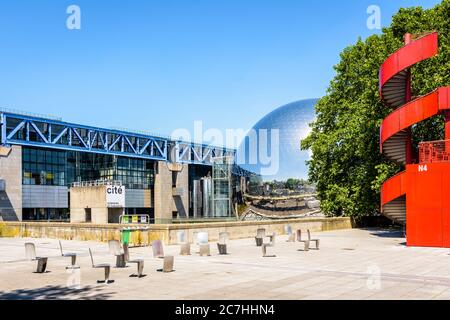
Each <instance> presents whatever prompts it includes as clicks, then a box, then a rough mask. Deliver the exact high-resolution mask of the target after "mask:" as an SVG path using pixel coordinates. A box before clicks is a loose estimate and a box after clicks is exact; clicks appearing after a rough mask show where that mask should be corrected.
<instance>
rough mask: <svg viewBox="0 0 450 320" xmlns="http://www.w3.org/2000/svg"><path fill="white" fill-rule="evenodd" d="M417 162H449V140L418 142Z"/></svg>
mask: <svg viewBox="0 0 450 320" xmlns="http://www.w3.org/2000/svg"><path fill="white" fill-rule="evenodd" d="M419 162H420V163H421V164H422V163H436V162H450V140H442V141H431V142H421V143H420V144H419Z"/></svg>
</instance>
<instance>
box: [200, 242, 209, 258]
mask: <svg viewBox="0 0 450 320" xmlns="http://www.w3.org/2000/svg"><path fill="white" fill-rule="evenodd" d="M199 247H200V256H201V257H203V256H208V257H209V256H210V255H211V250H210V246H209V243H207V244H200V245H199Z"/></svg>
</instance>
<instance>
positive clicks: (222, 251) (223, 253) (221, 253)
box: [217, 243, 228, 255]
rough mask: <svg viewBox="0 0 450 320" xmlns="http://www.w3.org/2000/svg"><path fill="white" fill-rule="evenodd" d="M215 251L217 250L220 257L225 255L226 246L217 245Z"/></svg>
mask: <svg viewBox="0 0 450 320" xmlns="http://www.w3.org/2000/svg"><path fill="white" fill-rule="evenodd" d="M217 249H218V250H219V254H220V255H226V254H228V253H227V245H226V244H225V243H218V244H217Z"/></svg>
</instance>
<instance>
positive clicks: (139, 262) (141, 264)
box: [123, 244, 145, 278]
mask: <svg viewBox="0 0 450 320" xmlns="http://www.w3.org/2000/svg"><path fill="white" fill-rule="evenodd" d="M123 251H124V255H125V261H126V262H128V263H135V264H136V267H137V274H134V273H133V274H132V275H130V277H138V278H142V277H144V276H145V275H144V274H143V271H144V259H133V260H130V252H129V250H128V245H126V244H124V245H123Z"/></svg>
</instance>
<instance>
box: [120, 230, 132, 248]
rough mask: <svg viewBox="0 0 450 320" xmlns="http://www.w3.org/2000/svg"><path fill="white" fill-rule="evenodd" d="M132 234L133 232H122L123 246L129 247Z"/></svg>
mask: <svg viewBox="0 0 450 320" xmlns="http://www.w3.org/2000/svg"><path fill="white" fill-rule="evenodd" d="M130 233H131V230H122V244H125V245H127V246H128V244H129V243H130Z"/></svg>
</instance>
